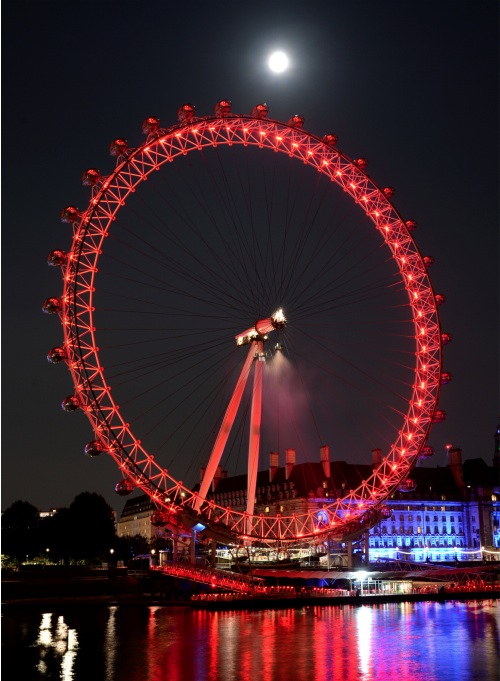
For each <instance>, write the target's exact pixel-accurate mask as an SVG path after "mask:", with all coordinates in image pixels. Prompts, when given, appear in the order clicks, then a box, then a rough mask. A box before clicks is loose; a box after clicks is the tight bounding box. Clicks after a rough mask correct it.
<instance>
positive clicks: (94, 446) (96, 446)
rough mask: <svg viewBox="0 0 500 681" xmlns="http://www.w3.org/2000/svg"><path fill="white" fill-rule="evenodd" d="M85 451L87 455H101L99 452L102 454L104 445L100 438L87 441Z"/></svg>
mask: <svg viewBox="0 0 500 681" xmlns="http://www.w3.org/2000/svg"><path fill="white" fill-rule="evenodd" d="M83 451H84V452H85V455H86V456H90V457H95V456H99V454H102V452H103V451H104V447H103V446H102V444H101V443H100V442H99V440H92V441H91V442H87V444H86V445H85V448H84V450H83Z"/></svg>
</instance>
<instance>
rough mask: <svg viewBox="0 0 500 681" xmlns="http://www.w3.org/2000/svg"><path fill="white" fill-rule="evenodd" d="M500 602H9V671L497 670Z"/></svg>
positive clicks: (209, 679)
mask: <svg viewBox="0 0 500 681" xmlns="http://www.w3.org/2000/svg"><path fill="white" fill-rule="evenodd" d="M499 619H500V602H499V601H498V600H492V601H469V602H452V601H450V602H445V603H433V602H426V603H414V604H410V603H401V604H385V605H360V606H312V607H303V608H289V609H283V610H258V611H227V612H207V611H201V610H194V609H191V608H190V607H184V606H182V607H181V606H177V607H172V606H146V605H144V606H132V605H118V606H108V605H102V606H99V605H92V604H80V605H72V606H69V605H68V606H59V605H57V606H52V607H50V608H47V607H40V606H30V607H24V606H17V605H16V606H7V607H4V609H3V613H2V679H5V681H7V680H10V679H14V680H16V681H31V680H32V679H33V680H35V679H58V680H60V681H69V680H72V681H163V680H164V679H165V681H335V680H337V679H338V680H339V681H340V680H342V681H373V680H377V681H379V680H380V681H498V680H499V679H500V673H499V648H500V634H499V625H500V622H499Z"/></svg>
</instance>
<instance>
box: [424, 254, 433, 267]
mask: <svg viewBox="0 0 500 681" xmlns="http://www.w3.org/2000/svg"><path fill="white" fill-rule="evenodd" d="M423 260H424V265H425V266H426V267H430V266H431V265H434V258H433V257H432V255H424V257H423Z"/></svg>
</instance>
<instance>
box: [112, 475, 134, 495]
mask: <svg viewBox="0 0 500 681" xmlns="http://www.w3.org/2000/svg"><path fill="white" fill-rule="evenodd" d="M133 491H134V483H133V482H131V481H130V480H126V479H125V480H120V482H118V483H117V484H116V485H115V492H116V493H117V494H119V495H120V496H121V497H126V496H127V495H128V494H132V492H133Z"/></svg>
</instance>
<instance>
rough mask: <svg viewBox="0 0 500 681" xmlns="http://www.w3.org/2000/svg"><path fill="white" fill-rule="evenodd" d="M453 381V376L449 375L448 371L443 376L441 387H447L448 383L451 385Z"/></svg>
mask: <svg viewBox="0 0 500 681" xmlns="http://www.w3.org/2000/svg"><path fill="white" fill-rule="evenodd" d="M452 380H453V376H452V375H451V374H449V373H448V372H447V371H443V373H442V374H441V385H446V384H447V383H451V382H452Z"/></svg>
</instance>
